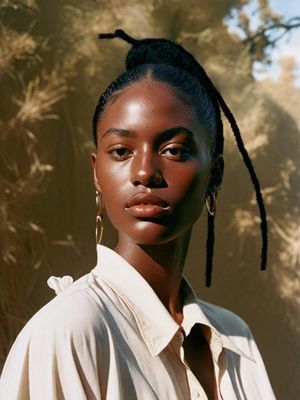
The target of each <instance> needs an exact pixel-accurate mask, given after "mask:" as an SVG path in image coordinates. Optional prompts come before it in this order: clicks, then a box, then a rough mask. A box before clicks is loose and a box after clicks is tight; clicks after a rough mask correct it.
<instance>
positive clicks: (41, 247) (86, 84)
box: [0, 0, 300, 400]
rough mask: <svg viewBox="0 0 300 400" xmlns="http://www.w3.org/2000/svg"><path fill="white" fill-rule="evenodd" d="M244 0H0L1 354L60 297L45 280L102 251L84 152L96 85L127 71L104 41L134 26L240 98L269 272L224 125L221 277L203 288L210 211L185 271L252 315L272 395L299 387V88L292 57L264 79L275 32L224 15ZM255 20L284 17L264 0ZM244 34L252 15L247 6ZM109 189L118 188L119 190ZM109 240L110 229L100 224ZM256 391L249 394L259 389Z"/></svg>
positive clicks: (228, 95)
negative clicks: (183, 53)
mask: <svg viewBox="0 0 300 400" xmlns="http://www.w3.org/2000/svg"><path fill="white" fill-rule="evenodd" d="M242 3H247V1H238V0H236V1H234V0H232V1H229V0H227V1H221V0H220V1H219V0H216V1H213V2H207V1H204V0H197V1H196V0H187V1H185V2H180V1H166V0H150V1H147V2H146V1H144V2H142V1H138V0H134V1H130V2H125V1H122V0H112V1H109V2H104V1H102V0H95V1H93V0H87V1H84V2H80V1H78V0H60V1H58V0H52V1H43V2H39V3H35V2H34V0H23V1H15V2H14V1H9V0H6V1H1V3H0V16H1V21H2V25H1V26H0V40H1V44H0V80H1V99H0V108H1V123H0V130H1V131H0V152H1V159H0V168H1V173H0V185H1V187H0V189H1V191H0V251H1V268H0V321H1V323H0V340H1V346H0V356H1V362H0V364H1V365H2V363H3V361H4V359H5V356H6V354H7V351H8V349H9V347H10V345H11V343H12V341H13V340H14V338H15V336H16V334H17V332H18V331H19V330H20V328H21V327H22V326H23V325H24V323H25V322H26V320H27V319H28V318H29V317H30V316H31V315H32V314H33V313H34V312H35V311H36V310H37V309H38V308H40V307H41V305H43V304H44V303H45V302H46V301H48V300H49V299H50V298H52V297H53V293H52V292H51V291H50V289H48V287H47V286H46V279H47V278H48V277H49V276H50V275H52V274H54V275H58V276H61V275H65V274H70V275H72V276H74V277H75V278H76V277H79V276H80V275H82V274H83V273H85V272H87V271H89V270H90V268H91V267H92V266H93V265H94V263H95V245H94V215H95V205H94V189H93V185H92V174H91V168H90V160H89V153H90V151H91V150H92V149H93V145H92V142H91V118H92V114H93V110H94V107H95V103H96V101H97V97H98V95H99V93H100V92H101V91H102V90H103V89H104V88H105V86H106V85H107V84H108V83H109V82H110V81H111V80H112V79H113V78H114V77H115V76H116V75H117V74H118V73H120V72H121V71H122V67H123V61H124V55H125V52H126V49H127V46H126V45H125V44H123V43H121V42H120V41H118V40H115V41H110V42H107V41H102V42H99V41H97V39H96V36H97V33H98V32H101V31H102V32H105V31H113V30H114V29H115V28H118V27H122V28H124V29H126V30H128V32H129V33H131V34H132V35H134V36H136V37H146V36H163V37H168V38H171V39H175V40H177V41H179V42H180V43H183V44H184V45H185V46H186V47H187V48H188V49H190V50H191V51H192V52H193V54H194V55H195V56H196V57H197V58H198V59H199V61H201V62H202V63H203V64H204V66H205V67H206V69H207V71H208V72H209V74H210V75H211V77H212V78H213V80H214V82H215V83H216V84H217V86H218V87H219V88H220V90H221V92H222V94H223V95H224V97H225V99H227V101H228V104H229V105H230V107H231V108H232V110H234V113H235V115H236V117H237V119H238V120H239V122H240V126H241V129H242V131H243V135H244V138H245V142H246V145H247V148H248V149H249V152H250V154H251V156H252V159H253V160H254V163H255V167H256V170H257V173H258V175H259V177H260V180H261V184H262V187H263V191H264V194H265V200H266V205H267V210H268V213H269V227H270V254H269V266H268V271H267V272H259V263H260V260H259V254H260V245H261V244H260V232H259V227H258V220H257V215H258V214H257V207H256V204H255V201H254V194H253V189H252V186H251V184H250V179H249V177H248V175H247V172H246V169H245V167H244V165H243V163H242V161H241V157H240V155H239V153H238V151H237V149H236V146H235V143H234V140H233V139H232V136H231V132H230V131H229V129H228V128H226V154H225V162H226V172H225V182H224V185H223V189H222V192H221V194H220V196H219V201H218V210H217V220H216V250H215V262H214V275H213V286H212V288H210V289H206V288H205V287H204V267H203V266H204V249H205V218H203V220H202V221H199V223H197V225H196V226H195V228H194V234H193V238H192V243H191V247H190V252H189V257H188V260H187V268H186V271H187V272H186V273H187V275H188V277H189V278H190V280H191V281H192V283H193V285H194V286H195V288H196V289H197V292H198V293H199V295H200V296H201V297H202V298H204V299H206V300H208V301H211V302H213V303H217V304H219V305H222V306H225V307H228V308H230V309H231V310H233V311H235V312H237V313H238V314H239V315H240V316H242V317H243V318H244V319H245V320H246V321H247V322H248V324H249V325H250V326H251V328H252V330H253V333H254V335H255V337H256V340H257V343H258V345H259V347H260V349H261V352H262V355H263V357H264V360H265V363H266V366H267V369H268V371H269V375H270V378H271V381H272V384H273V386H274V389H275V392H276V394H277V396H278V399H287V400H293V399H295V400H296V399H298V398H299V393H300V371H299V369H300V366H299V356H300V343H299V339H298V338H299V331H300V313H299V305H300V283H299V282H300V276H299V275H300V272H299V271H300V270H299V258H300V256H299V253H300V250H299V248H300V244H299V243H300V231H299V207H300V202H299V198H300V196H299V194H300V191H299V188H300V176H299V167H300V165H299V163H300V162H299V160H300V157H299V156H300V154H299V153H300V147H299V144H300V143H299V122H300V121H299V111H298V110H299V105H300V104H299V103H300V101H299V100H300V94H299V89H296V88H295V87H294V86H293V73H292V70H293V60H291V59H288V60H283V63H282V65H283V70H282V74H281V77H280V80H279V81H278V82H277V83H276V82H272V81H269V82H266V81H265V82H262V83H258V82H256V81H255V80H254V78H253V76H252V72H251V71H252V65H253V62H254V61H255V60H266V58H267V53H266V49H267V47H266V45H267V42H266V41H265V40H264V38H263V37H261V36H258V37H257V38H256V40H255V41H254V42H253V41H249V40H248V41H245V42H242V41H241V39H239V38H238V37H236V36H233V35H230V34H229V33H228V31H227V27H226V25H225V24H224V22H223V18H224V17H225V16H228V15H229V13H230V11H231V10H232V9H234V8H236V7H239V6H241V4H242ZM259 4H260V7H261V8H260V10H259V12H260V14H259V15H260V17H261V26H266V24H268V23H269V24H270V21H271V22H276V21H278V17H276V15H274V14H272V10H270V9H269V8H268V7H267V5H268V2H267V1H263V0H261V1H260V2H259ZM240 21H241V23H242V26H243V29H244V31H245V32H246V34H247V35H248V36H251V32H249V31H248V30H247V18H246V17H245V16H243V15H242V14H241V15H240ZM112 190H113V188H112ZM104 240H105V243H106V244H109V245H113V243H114V240H115V236H114V233H113V232H112V229H111V228H110V227H109V224H108V222H107V223H106V229H105V238H104ZM251 400H252V399H251Z"/></svg>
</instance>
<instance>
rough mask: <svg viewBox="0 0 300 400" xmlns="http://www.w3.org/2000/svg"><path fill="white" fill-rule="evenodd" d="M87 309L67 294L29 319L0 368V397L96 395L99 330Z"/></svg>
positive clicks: (76, 399)
mask: <svg viewBox="0 0 300 400" xmlns="http://www.w3.org/2000/svg"><path fill="white" fill-rule="evenodd" d="M58 297H60V296H58ZM77 300H78V299H77ZM88 310H89V311H88V312H87V310H86V307H85V306H84V302H78V301H76V299H74V298H73V297H72V296H68V297H67V298H65V299H64V301H56V299H54V300H53V301H52V302H50V303H48V305H47V306H45V307H44V310H43V309H41V310H40V311H39V312H38V313H37V314H36V315H35V316H34V317H33V318H32V319H31V320H30V321H29V323H28V324H27V325H26V326H25V328H24V329H23V330H22V331H21V333H20V334H19V336H18V337H17V339H16V341H15V343H14V345H13V347H12V348H11V351H10V353H9V355H8V358H7V360H6V363H5V366H4V369H3V371H2V375H1V379H0V398H1V399H5V400H27V399H28V400H29V399H30V400H41V399H43V400H62V399H72V400H84V399H89V400H91V399H95V400H98V399H101V388H100V382H101V377H100V359H101V365H102V366H103V364H105V363H103V359H102V356H103V354H100V348H101V347H102V348H103V346H100V344H101V343H100V342H101V332H100V331H99V330H97V329H95V323H94V321H95V318H94V317H95V316H94V315H89V314H90V313H91V310H92V307H89V309H88ZM102 398H103V397H102Z"/></svg>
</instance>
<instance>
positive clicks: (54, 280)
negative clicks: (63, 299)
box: [47, 275, 73, 294]
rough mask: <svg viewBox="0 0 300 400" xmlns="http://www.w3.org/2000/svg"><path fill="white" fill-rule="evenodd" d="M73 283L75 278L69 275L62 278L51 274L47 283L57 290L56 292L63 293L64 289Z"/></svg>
mask: <svg viewBox="0 0 300 400" xmlns="http://www.w3.org/2000/svg"><path fill="white" fill-rule="evenodd" d="M72 283H73V278H72V277H71V276H69V275H65V276H63V277H61V278H59V277H57V276H50V278H49V279H48V280H47V285H48V286H49V287H50V288H51V289H53V290H55V294H59V293H61V292H62V291H63V290H65V289H67V288H68V287H69V286H71V285H72Z"/></svg>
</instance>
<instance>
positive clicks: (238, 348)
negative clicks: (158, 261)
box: [0, 245, 275, 400]
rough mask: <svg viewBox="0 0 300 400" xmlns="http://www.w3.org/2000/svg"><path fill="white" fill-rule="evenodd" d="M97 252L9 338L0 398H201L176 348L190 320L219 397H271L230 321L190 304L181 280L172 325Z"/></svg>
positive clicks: (249, 346)
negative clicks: (205, 345)
mask: <svg viewBox="0 0 300 400" xmlns="http://www.w3.org/2000/svg"><path fill="white" fill-rule="evenodd" d="M97 251H98V262H97V266H96V267H95V268H94V269H93V270H92V271H91V272H90V273H88V274H87V275H84V276H83V277H82V278H80V279H79V280H77V281H75V282H74V283H72V278H70V277H64V278H55V277H52V278H50V280H49V281H48V284H49V285H50V286H51V287H52V288H54V289H55V290H56V292H57V294H58V296H56V298H54V299H53V300H52V301H50V302H49V303H48V304H47V305H45V306H44V307H43V308H42V309H41V310H40V311H38V312H37V313H36V314H35V315H34V316H33V317H32V318H31V320H30V321H29V322H28V323H27V324H26V326H25V327H24V328H23V330H22V331H21V333H20V334H19V336H18V337H17V339H16V341H15V343H14V345H13V347H12V349H11V351H10V353H9V355H8V358H7V360H6V363H5V366H4V369H3V372H2V375H1V379H0V399H1V400H27V399H30V400H54V399H57V400H61V399H66V400H85V399H88V400H98V399H108V400H121V399H122V400H135V399H139V400H154V399H156V400H157V399H160V400H176V399H182V400H187V399H203V400H207V396H206V394H205V392H204V390H203V388H202V387H201V385H200V383H199V381H198V380H197V379H196V377H195V376H194V374H193V373H192V371H191V370H190V368H189V365H188V364H187V362H186V360H185V355H184V350H183V346H182V344H183V340H184V335H183V333H182V331H184V334H185V335H186V336H187V335H188V334H189V333H190V331H191V329H192V327H193V325H194V324H196V323H198V324H200V326H202V327H203V326H204V327H205V329H203V332H206V337H207V340H208V342H209V346H210V349H211V352H212V358H213V363H214V370H215V377H216V382H217V386H218V398H219V399H223V400H234V399H238V400H240V399H247V400H260V399H261V400H271V399H275V397H274V394H273V391H272V388H271V386H270V382H269V379H268V376H267V373H266V370H265V367H264V364H263V361H262V359H261V356H260V354H259V351H258V349H257V347H256V344H255V342H254V340H253V337H252V335H251V332H250V330H249V328H248V326H247V325H246V324H245V322H243V321H242V320H241V319H240V318H239V317H238V316H236V315H235V314H233V313H232V312H230V311H228V310H225V309H223V308H220V307H217V306H215V305H212V304H209V303H206V302H204V301H201V300H199V299H198V298H197V297H196V295H195V293H194V291H193V290H192V288H191V287H190V285H189V284H188V282H187V281H186V279H184V280H183V287H184V307H183V323H182V325H181V327H180V326H179V325H178V324H177V323H176V322H175V321H174V319H173V318H172V317H171V315H170V314H169V313H168V311H167V309H166V308H165V307H164V305H163V304H162V303H161V301H160V300H159V298H158V297H157V295H156V294H155V292H154V291H153V289H152V288H151V287H150V285H149V284H148V283H147V282H146V281H145V280H144V278H143V277H142V276H141V275H140V274H139V273H138V272H137V271H136V270H135V269H134V268H133V267H132V266H131V265H130V264H129V263H128V262H127V261H126V260H124V259H123V258H122V257H121V256H120V255H118V254H117V253H116V252H114V251H113V250H111V249H109V248H107V247H104V246H101V245H98V246H97ZM207 332H208V333H209V334H207Z"/></svg>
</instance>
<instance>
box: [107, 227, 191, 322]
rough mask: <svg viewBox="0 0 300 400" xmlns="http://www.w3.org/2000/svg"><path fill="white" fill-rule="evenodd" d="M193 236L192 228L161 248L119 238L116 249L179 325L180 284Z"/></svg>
mask: <svg viewBox="0 0 300 400" xmlns="http://www.w3.org/2000/svg"><path fill="white" fill-rule="evenodd" d="M190 235H191V229H190V230H189V231H187V232H186V233H184V234H183V235H182V236H180V237H179V238H176V239H174V240H173V241H170V242H168V243H163V244H159V245H139V244H136V243H133V242H131V241H130V240H129V239H128V237H126V236H123V235H119V240H118V244H117V246H116V248H115V251H116V252H117V253H118V254H120V255H121V256H122V257H123V258H125V260H127V261H128V262H129V263H130V264H131V265H132V266H133V267H134V268H135V269H136V270H137V271H138V272H139V273H140V274H141V275H142V276H143V278H144V279H145V280H146V281H147V282H148V283H149V285H150V286H151V287H152V289H153V290H154V291H155V293H156V294H157V296H158V297H159V299H160V300H161V302H162V303H163V304H164V306H165V307H166V308H167V310H168V311H169V312H170V314H171V315H172V317H173V318H174V319H175V321H176V322H177V323H178V324H181V322H182V304H181V299H180V283H181V278H182V272H183V268H184V263H185V259H186V256H187V250H188V245H189V241H190Z"/></svg>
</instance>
